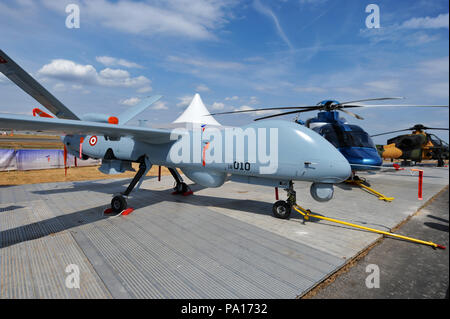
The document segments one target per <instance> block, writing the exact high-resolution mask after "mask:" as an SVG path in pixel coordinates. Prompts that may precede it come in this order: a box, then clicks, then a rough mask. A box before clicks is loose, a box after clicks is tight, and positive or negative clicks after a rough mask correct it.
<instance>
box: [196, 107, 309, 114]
mask: <svg viewBox="0 0 450 319" xmlns="http://www.w3.org/2000/svg"><path fill="white" fill-rule="evenodd" d="M311 108H314V109H317V106H316V105H314V106H312V105H311V106H286V107H283V106H282V107H267V108H262V109H252V110H241V111H229V112H218V113H211V114H206V115H204V116H210V115H223V114H234V113H247V112H259V111H277V110H293V109H294V110H301V109H308V110H310V109H311Z"/></svg>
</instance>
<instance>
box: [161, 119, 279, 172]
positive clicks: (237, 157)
mask: <svg viewBox="0 0 450 319" xmlns="http://www.w3.org/2000/svg"><path fill="white" fill-rule="evenodd" d="M170 138H171V140H176V142H175V143H174V145H173V146H172V147H171V149H170V152H169V158H170V160H171V161H172V162H173V163H175V164H182V163H186V164H191V163H202V165H203V166H207V165H208V164H213V163H217V164H221V163H225V164H229V165H233V167H232V168H234V169H241V168H242V169H241V170H251V167H252V165H253V164H257V167H258V169H259V173H260V174H272V173H275V172H276V171H277V169H278V128H265V127H259V128H255V127H247V128H245V129H243V128H240V127H226V128H222V129H219V128H217V127H205V126H202V127H201V126H200V125H195V124H194V127H193V128H192V129H189V128H177V129H174V130H172V133H171V136H170ZM234 166H237V167H234ZM241 166H242V167H241Z"/></svg>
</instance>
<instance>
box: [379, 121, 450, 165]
mask: <svg viewBox="0 0 450 319" xmlns="http://www.w3.org/2000/svg"><path fill="white" fill-rule="evenodd" d="M425 130H446V131H448V130H449V129H448V128H437V127H426V126H424V125H422V124H416V125H414V126H413V127H410V128H407V129H403V130H397V131H391V132H385V133H380V134H375V135H371V137H375V136H381V135H387V134H392V133H397V132H403V131H412V133H411V134H404V135H399V136H397V137H393V138H391V139H389V140H387V144H386V145H377V149H378V152H379V153H380V156H381V157H382V158H384V159H387V158H390V159H391V160H394V159H403V160H404V161H403V164H406V165H408V164H409V163H410V161H414V162H415V163H418V162H421V161H422V160H437V161H438V167H442V166H444V160H448V159H449V145H448V143H446V142H445V141H443V140H442V139H440V138H439V137H437V136H436V135H434V134H431V133H427V132H425Z"/></svg>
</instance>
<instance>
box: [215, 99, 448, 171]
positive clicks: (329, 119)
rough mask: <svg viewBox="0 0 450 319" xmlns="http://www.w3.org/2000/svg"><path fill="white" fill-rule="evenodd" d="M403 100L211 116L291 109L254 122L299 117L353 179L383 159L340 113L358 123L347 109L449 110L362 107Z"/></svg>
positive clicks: (327, 102)
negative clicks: (335, 151) (332, 149)
mask: <svg viewBox="0 0 450 319" xmlns="http://www.w3.org/2000/svg"><path fill="white" fill-rule="evenodd" d="M395 99H403V97H380V98H371V99H363V100H356V101H348V102H342V103H340V102H338V101H336V100H324V101H321V102H319V103H317V104H316V105H313V106H291V107H270V108H261V109H253V110H243V111H232V112H221V113H213V114H211V115H219V114H233V113H244V112H258V111H270V110H272V111H279V110H289V109H292V111H288V112H282V113H276V114H272V115H268V116H264V117H259V118H256V119H255V121H259V120H263V119H268V118H272V117H277V116H283V115H288V114H297V117H296V118H295V120H294V121H295V122H296V123H298V124H300V125H304V126H306V127H308V128H310V129H312V130H313V131H315V132H317V133H318V134H320V135H322V136H323V137H324V138H325V139H327V140H328V141H329V142H330V143H331V144H333V145H334V146H335V147H336V148H337V149H338V150H339V151H340V152H341V153H342V155H344V157H345V158H346V159H347V160H348V162H349V163H350V166H351V168H352V171H353V176H354V173H355V172H356V171H374V170H379V169H380V168H381V165H382V164H383V160H382V158H381V157H380V155H379V153H378V151H377V149H376V146H375V144H374V142H373V141H372V139H371V137H370V136H369V134H367V132H365V131H364V130H363V129H362V128H361V127H360V126H358V125H353V124H348V123H347V122H346V120H345V119H344V118H341V117H339V112H338V111H340V112H343V113H346V114H348V115H351V116H353V117H355V118H357V119H358V120H363V119H364V118H363V117H361V116H359V115H358V114H355V113H353V112H350V111H348V110H346V109H347V108H355V107H375V106H391V107H397V106H411V107H422V106H428V107H446V106H441V105H392V104H390V105H386V104H384V105H373V104H371V105H363V104H359V103H361V102H368V101H382V100H395ZM311 111H320V112H319V113H318V114H317V117H314V118H310V119H308V120H306V121H302V120H300V119H299V115H300V113H302V112H311Z"/></svg>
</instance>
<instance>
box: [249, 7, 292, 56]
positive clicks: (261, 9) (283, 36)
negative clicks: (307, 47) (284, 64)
mask: <svg viewBox="0 0 450 319" xmlns="http://www.w3.org/2000/svg"><path fill="white" fill-rule="evenodd" d="M253 6H254V8H255V9H256V10H257V11H259V12H260V13H262V14H264V15H266V16H268V17H269V18H270V19H272V20H273V23H274V25H275V28H276V29H277V32H278V35H279V36H280V38H281V39H282V40H283V41H284V43H286V45H287V46H288V47H289V49H293V46H292V43H291V41H289V39H288V37H287V36H286V34H285V33H284V31H283V28H282V27H281V25H280V22H279V21H278V18H277V16H276V15H275V13H273V11H272V10H271V9H270V8H269V7H267V6H265V5H263V4H262V3H261V2H260V1H259V0H255V1H254V2H253Z"/></svg>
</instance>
